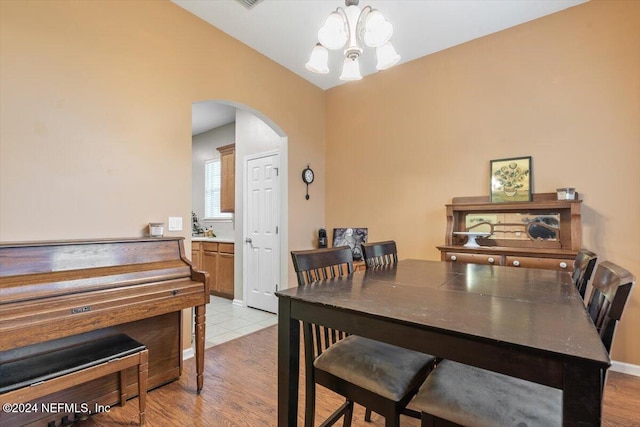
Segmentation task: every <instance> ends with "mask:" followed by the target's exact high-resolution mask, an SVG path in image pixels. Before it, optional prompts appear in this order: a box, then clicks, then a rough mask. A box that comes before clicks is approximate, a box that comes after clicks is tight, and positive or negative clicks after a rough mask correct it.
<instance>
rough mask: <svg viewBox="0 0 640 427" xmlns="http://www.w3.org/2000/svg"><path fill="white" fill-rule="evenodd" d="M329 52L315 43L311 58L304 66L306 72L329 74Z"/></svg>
mask: <svg viewBox="0 0 640 427" xmlns="http://www.w3.org/2000/svg"><path fill="white" fill-rule="evenodd" d="M328 64H329V51H328V50H327V49H326V48H325V47H324V46H322V45H321V44H320V43H316V45H315V47H314V48H313V50H312V51H311V58H309V62H307V63H306V64H305V65H304V66H305V68H306V69H307V70H309V71H312V72H314V73H318V74H327V73H328V72H329V65H328Z"/></svg>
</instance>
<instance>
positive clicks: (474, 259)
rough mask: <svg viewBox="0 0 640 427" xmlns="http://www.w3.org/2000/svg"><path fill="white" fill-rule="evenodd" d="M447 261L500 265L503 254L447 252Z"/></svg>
mask: <svg viewBox="0 0 640 427" xmlns="http://www.w3.org/2000/svg"><path fill="white" fill-rule="evenodd" d="M445 261H452V262H467V263H472V264H489V265H500V261H501V256H500V255H493V254H465V253H457V252H447V253H446V258H445Z"/></svg>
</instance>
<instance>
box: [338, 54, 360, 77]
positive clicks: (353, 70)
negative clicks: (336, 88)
mask: <svg viewBox="0 0 640 427" xmlns="http://www.w3.org/2000/svg"><path fill="white" fill-rule="evenodd" d="M361 79H362V74H360V63H359V62H358V57H355V58H353V59H351V58H345V59H344V65H343V67H342V74H341V75H340V80H344V81H353V80H361Z"/></svg>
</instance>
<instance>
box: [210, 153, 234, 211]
mask: <svg viewBox="0 0 640 427" xmlns="http://www.w3.org/2000/svg"><path fill="white" fill-rule="evenodd" d="M231 215H233V214H231V213H228V212H220V157H214V158H213V159H209V160H207V161H205V162H204V217H205V219H231Z"/></svg>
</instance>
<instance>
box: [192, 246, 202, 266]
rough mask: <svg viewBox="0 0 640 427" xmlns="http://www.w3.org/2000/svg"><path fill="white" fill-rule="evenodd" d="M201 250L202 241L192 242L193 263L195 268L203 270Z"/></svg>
mask: <svg viewBox="0 0 640 427" xmlns="http://www.w3.org/2000/svg"><path fill="white" fill-rule="evenodd" d="M201 251H202V248H201V245H200V242H191V264H192V265H193V269H194V270H202V259H201V258H202V257H201Z"/></svg>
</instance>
